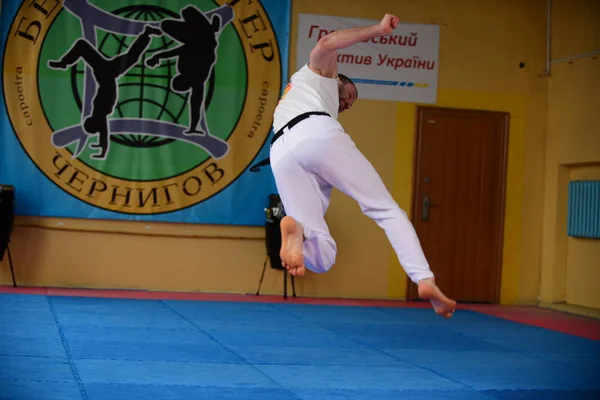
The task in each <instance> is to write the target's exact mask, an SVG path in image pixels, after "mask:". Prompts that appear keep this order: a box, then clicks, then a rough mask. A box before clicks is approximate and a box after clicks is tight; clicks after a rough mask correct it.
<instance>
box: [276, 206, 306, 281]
mask: <svg viewBox="0 0 600 400" xmlns="http://www.w3.org/2000/svg"><path fill="white" fill-rule="evenodd" d="M280 226H281V251H280V252H279V257H281V263H282V264H283V266H284V268H285V269H287V270H288V272H289V273H290V274H292V275H298V276H302V275H304V272H305V271H306V269H305V267H304V254H303V253H302V243H303V241H304V234H303V232H302V228H301V227H300V225H299V224H298V223H297V222H296V220H294V218H292V217H289V216H285V217H283V219H282V220H281V225H280Z"/></svg>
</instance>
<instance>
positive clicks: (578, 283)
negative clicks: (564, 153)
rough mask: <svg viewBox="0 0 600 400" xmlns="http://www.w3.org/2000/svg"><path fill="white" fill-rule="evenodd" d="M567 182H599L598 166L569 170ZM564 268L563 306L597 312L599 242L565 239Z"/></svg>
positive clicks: (599, 263) (599, 304) (599, 268)
mask: <svg viewBox="0 0 600 400" xmlns="http://www.w3.org/2000/svg"><path fill="white" fill-rule="evenodd" d="M597 133H598V134H600V132H597ZM571 180H600V163H598V164H597V165H595V166H582V167H576V168H573V169H572V170H571ZM566 264H567V265H566V271H567V277H566V303H568V304H574V305H580V306H584V307H594V308H599V309H600V291H599V290H598V282H600V240H592V239H581V238H572V237H569V238H568V240H567V263H566Z"/></svg>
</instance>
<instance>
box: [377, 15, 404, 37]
mask: <svg viewBox="0 0 600 400" xmlns="http://www.w3.org/2000/svg"><path fill="white" fill-rule="evenodd" d="M398 22H400V18H398V17H396V16H395V15H392V14H385V16H384V17H383V19H382V20H381V22H380V23H379V29H380V30H381V35H382V36H383V35H389V34H390V33H392V31H393V30H394V29H396V27H397V26H398Z"/></svg>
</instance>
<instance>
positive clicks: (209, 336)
mask: <svg viewBox="0 0 600 400" xmlns="http://www.w3.org/2000/svg"><path fill="white" fill-rule="evenodd" d="M158 302H159V303H160V304H161V305H162V306H164V307H165V308H167V309H168V310H170V311H171V312H173V313H174V314H175V315H177V316H178V317H180V318H182V319H183V320H184V321H186V322H187V323H189V324H190V325H192V326H193V327H194V328H196V329H198V330H199V331H200V332H202V333H203V334H205V335H206V336H207V337H208V338H210V339H211V340H212V341H214V342H215V343H216V344H218V345H219V346H221V347H222V348H223V349H225V350H226V351H228V352H229V353H231V354H232V355H234V356H235V357H237V358H238V359H239V360H240V361H242V362H243V363H244V364H245V365H247V366H249V367H250V368H252V369H253V370H254V371H256V372H258V373H259V374H260V375H262V376H264V377H266V378H267V379H268V380H269V381H271V383H274V384H275V385H276V386H278V387H280V388H281V389H283V390H284V391H286V392H287V393H289V394H290V395H291V396H292V397H293V398H295V399H297V400H302V398H301V397H300V396H298V395H297V394H296V393H294V392H293V391H291V390H290V389H288V388H286V387H285V386H283V385H282V384H281V383H279V382H278V381H276V380H275V379H273V378H272V377H271V376H269V375H268V374H266V373H265V372H264V371H262V370H260V369H259V368H257V367H256V366H255V365H254V364H252V363H250V362H249V361H248V360H246V358H244V357H242V355H240V354H238V353H237V352H236V351H235V350H233V349H230V348H229V347H227V346H225V345H224V344H223V343H221V342H220V341H219V340H217V339H216V338H215V337H213V336H212V335H211V334H210V333H208V332H206V331H205V330H204V329H202V328H201V327H199V326H198V325H197V324H195V323H194V322H193V321H191V320H190V319H189V318H187V317H186V316H185V315H183V314H181V313H180V312H179V311H177V310H175V309H174V308H172V307H170V306H169V305H168V304H166V303H165V302H164V301H163V300H158Z"/></svg>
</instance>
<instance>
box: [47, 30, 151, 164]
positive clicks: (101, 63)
mask: <svg viewBox="0 0 600 400" xmlns="http://www.w3.org/2000/svg"><path fill="white" fill-rule="evenodd" d="M161 34H162V32H161V31H160V29H158V28H154V27H153V26H151V25H146V26H145V27H144V30H143V32H142V33H141V34H140V35H139V36H138V37H137V38H135V40H134V41H133V43H132V44H131V46H129V49H127V51H125V52H123V53H122V54H119V55H116V56H114V57H112V58H108V57H106V56H104V54H102V52H101V51H100V50H98V49H96V48H95V47H94V46H92V45H91V44H90V43H89V42H88V41H86V40H85V39H79V40H77V41H76V42H75V44H74V45H73V46H72V47H71V48H70V49H69V51H67V53H65V54H64V55H63V56H62V57H61V58H60V60H57V61H52V60H51V61H48V66H49V67H50V68H53V69H67V68H68V67H70V66H71V65H75V64H76V63H77V62H78V61H79V59H82V60H83V61H84V62H85V63H86V64H87V65H88V66H89V67H90V69H91V70H92V75H93V76H94V80H95V81H96V94H95V95H94V99H93V101H92V110H91V115H89V116H88V117H86V119H85V121H84V122H83V129H84V131H85V132H87V133H88V134H90V135H94V134H96V133H97V134H98V135H99V137H98V143H96V144H92V145H90V147H92V148H96V149H100V151H99V152H98V153H96V154H92V155H91V156H90V158H94V159H98V160H103V159H105V158H106V155H107V154H108V147H109V144H110V140H109V139H110V138H109V134H110V130H109V124H108V117H109V116H110V115H111V114H112V113H113V112H114V110H115V107H116V105H117V100H118V97H119V84H118V79H119V78H120V77H121V76H123V75H124V74H126V73H127V71H129V70H130V69H131V68H133V67H134V66H135V65H136V64H137V63H138V62H139V61H140V59H141V58H142V55H143V54H144V52H145V51H146V49H147V48H148V46H149V45H150V42H151V41H152V36H160V35H161Z"/></svg>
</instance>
